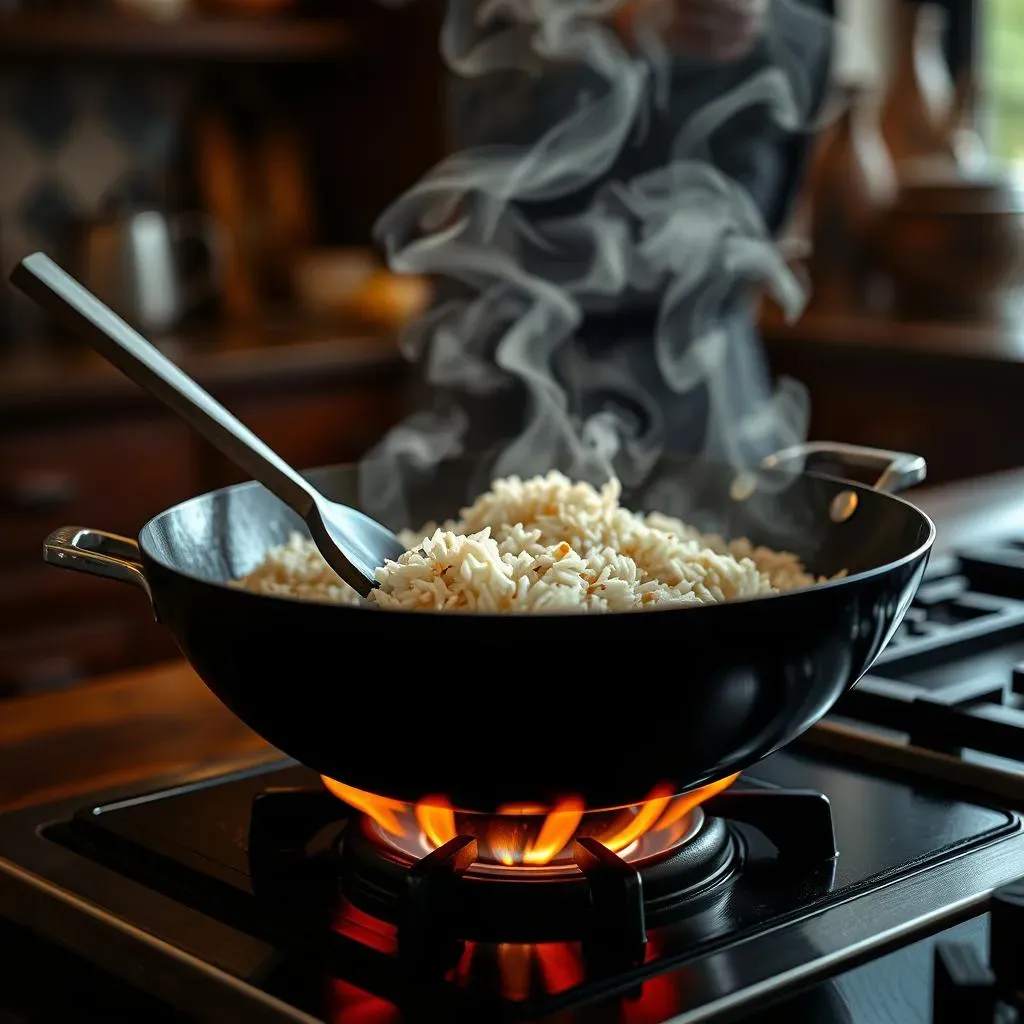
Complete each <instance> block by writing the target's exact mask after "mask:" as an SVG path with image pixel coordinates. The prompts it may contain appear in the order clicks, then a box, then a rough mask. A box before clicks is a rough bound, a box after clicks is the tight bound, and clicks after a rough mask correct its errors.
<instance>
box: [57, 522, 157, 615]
mask: <svg viewBox="0 0 1024 1024" xmlns="http://www.w3.org/2000/svg"><path fill="white" fill-rule="evenodd" d="M43 561H44V562H47V563H48V564H50V565H56V566H57V567H58V568H61V569H74V570H76V571H77V572H87V573H89V574H90V575H92V576H105V577H107V579H112V580H118V581H119V582H121V583H131V584H132V586H135V587H139V589H141V590H144V591H145V592H146V596H147V597H149V598H150V600H151V601H152V597H153V595H152V594H151V593H150V590H149V581H148V580H147V579H146V574H145V572H144V571H143V568H142V559H141V558H140V557H139V545H138V544H136V543H135V541H133V540H132V539H131V538H130V537H120V536H118V535H117V534H116V533H105V532H104V531H103V530H90V529H88V528H86V527H84V526H62V527H60V528H59V529H57V530H54V531H53V533H51V534H50V536H49V537H47V538H46V540H45V541H43Z"/></svg>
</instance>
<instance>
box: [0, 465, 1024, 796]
mask: <svg viewBox="0 0 1024 1024" xmlns="http://www.w3.org/2000/svg"><path fill="white" fill-rule="evenodd" d="M914 500H915V502H916V503H917V504H918V505H920V506H921V507H922V508H923V509H924V510H925V511H926V512H928V514H929V515H931V516H932V517H933V518H934V519H935V521H936V523H937V524H938V526H939V543H938V545H937V548H936V552H937V554H942V553H946V552H948V551H949V550H950V549H952V548H956V547H959V546H962V545H965V544H971V543H974V542H975V541H978V540H980V539H983V538H985V537H991V536H993V535H995V534H1004V535H1008V534H1012V533H1018V534H1020V535H1022V536H1024V470H1018V471H1014V472H1011V473H1004V474H999V475H997V476H992V477H987V478H982V479H979V480H974V481H966V482H964V483H961V484H956V485H952V486H947V487H941V488H935V489H932V490H929V489H927V488H922V489H921V490H920V491H919V492H917V493H916V494H915V495H914ZM275 756H279V755H278V754H276V752H275V751H274V750H273V748H271V747H270V746H268V745H267V744H266V743H264V741H263V740H261V739H260V738H259V737H258V736H256V735H255V734H254V733H252V732H251V731H250V730H249V729H248V728H246V727H245V726H244V725H242V723H241V722H239V721H238V719H237V718H235V716H234V715H233V714H232V713H231V712H230V711H228V710H227V708H225V707H224V706H223V705H222V704H221V703H220V702H219V701H218V700H217V699H216V698H215V697H214V696H213V695H212V694H211V693H210V692H209V691H208V690H207V689H206V687H205V686H204V685H203V684H202V683H201V682H200V680H199V679H198V677H197V676H196V675H195V673H193V672H192V670H191V669H190V668H189V667H188V666H187V665H185V664H184V663H173V664H169V665H164V666H160V667H156V668H149V669H144V670H139V671H135V672H129V673H125V674H123V675H118V676H115V677H112V678H108V679H102V680H98V681H96V682H93V683H88V684H85V685H83V686H80V687H78V688H75V689H72V690H67V691H64V692H60V693H52V694H42V695H39V696H34V697H24V698H19V699H14V700H10V701H6V702H3V703H0V808H6V809H9V808H13V807H22V806H26V805H29V804H32V803H45V802H47V801H50V800H56V799H58V798H62V797H65V796H72V795H77V794H83V793H87V792H90V791H95V790H99V789H103V788H114V787H118V786H122V785H127V784H134V783H136V782H139V783H142V782H144V781H147V780H154V781H155V780H158V779H159V778H160V777H162V776H171V775H181V774H185V775H188V776H190V777H196V778H198V777H202V776H205V775H212V774H215V773H217V772H219V771H223V770H225V769H227V768H229V767H237V766H239V765H241V764H254V763H257V762H259V761H265V760H269V759H272V758H274V757H275Z"/></svg>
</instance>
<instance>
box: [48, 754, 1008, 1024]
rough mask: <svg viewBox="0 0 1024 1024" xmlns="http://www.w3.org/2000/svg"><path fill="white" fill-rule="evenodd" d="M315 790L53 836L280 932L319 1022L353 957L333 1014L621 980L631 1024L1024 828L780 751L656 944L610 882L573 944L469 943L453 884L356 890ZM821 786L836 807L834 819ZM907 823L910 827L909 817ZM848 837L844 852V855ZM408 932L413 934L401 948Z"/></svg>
mask: <svg viewBox="0 0 1024 1024" xmlns="http://www.w3.org/2000/svg"><path fill="white" fill-rule="evenodd" d="M316 781H317V780H316V776H315V775H313V774H312V773H311V772H309V771H307V770H306V769H303V768H300V767H286V768H281V769H277V770H272V771H257V772H253V773H248V774H245V775H242V776H239V777H236V778H233V779H231V780H223V779H221V780H215V781H213V782H212V783H208V784H198V785H196V786H192V787H187V788H185V789H183V790H181V791H180V792H177V793H174V794H170V795H160V794H157V795H155V796H154V797H153V798H141V799H133V800H129V801H126V802H122V803H115V804H111V805H109V806H105V807H93V808H86V809H84V810H83V811H82V812H80V813H79V814H78V815H76V816H75V818H74V819H73V820H72V821H71V822H60V823H57V824H55V825H53V826H51V827H50V828H49V829H48V830H47V833H46V834H47V835H48V837H49V838H51V839H53V840H56V841H57V842H59V843H61V844H62V845H66V846H68V847H70V848H72V849H74V850H76V851H78V852H80V853H83V854H85V855H87V856H88V857H90V858H91V859H93V860H96V861H99V862H101V863H104V864H106V865H108V866H110V867H113V868H116V870H117V871H118V872H119V873H121V874H123V875H126V876H128V877H132V878H135V879H137V880H139V881H141V882H143V883H144V884H145V885H147V886H148V887H151V888H155V889H158V890H160V891H162V892H164V893H166V894H168V895H170V896H172V897H173V898H174V899H176V900H178V901H181V902H182V903H185V904H187V905H189V906H192V907H194V908H195V909H196V910H199V911H201V912H203V913H205V914H208V915H209V916H211V917H213V918H215V919H217V920H220V921H224V922H227V923H228V924H229V925H231V926H232V927H233V928H238V929H239V930H241V931H242V932H244V933H246V934H250V935H253V936H256V937H258V938H260V939H262V940H264V941H269V942H271V943H272V944H273V946H274V948H276V949H278V950H279V951H280V953H279V955H278V956H277V957H275V963H274V969H273V971H272V972H270V973H265V974H264V975H263V976H262V977H261V986H262V987H263V988H264V989H265V990H266V991H268V992H270V993H271V994H272V995H275V996H277V997H279V998H283V999H287V1000H288V1002H289V1003H291V1004H293V1005H298V1006H300V1007H301V1008H303V1009H305V1010H306V1011H307V1012H309V1013H316V1014H322V1013H323V999H324V998H325V996H324V973H325V972H330V971H332V970H333V969H337V967H338V966H339V965H344V973H343V976H342V978H337V979H335V980H333V981H331V982H330V984H329V985H328V991H327V999H328V1001H329V1003H330V1006H331V1012H330V1014H328V1017H329V1019H332V1020H336V1021H338V1022H344V1021H348V1020H355V1019H359V1018H360V1015H364V1014H366V1013H368V1012H369V1010H368V1008H367V1001H370V1002H371V1003H372V1001H373V1000H378V1001H383V1002H384V1003H388V1004H397V1005H406V1004H407V1003H408V1001H409V999H410V994H411V993H412V992H416V993H418V994H417V998H419V999H422V998H424V997H423V995H422V993H423V991H427V990H429V992H430V999H431V1004H432V1005H433V1006H434V1007H435V1011H436V1012H438V1013H444V1014H445V1015H451V1016H452V1017H453V1018H454V1016H456V1015H458V1016H459V1017H460V1018H462V1017H467V1016H468V1017H473V1016H475V1015H479V1014H487V1015H489V1016H490V1017H491V1018H494V1017H497V1016H499V1015H500V1016H502V1017H510V1018H514V1019H535V1018H539V1017H544V1018H547V1017H551V1016H552V1015H559V1014H561V1013H565V1012H571V1011H572V1009H573V1007H576V1006H579V1005H581V1004H585V1003H586V1002H587V1001H589V1000H592V999H593V998H595V997H597V996H602V995H606V994H608V993H609V992H612V991H614V992H617V993H620V994H621V993H626V994H629V993H630V991H631V990H635V993H634V995H633V998H632V1000H631V1001H630V1002H629V1005H630V1006H631V1007H632V1010H631V1013H632V1017H631V1018H630V1020H631V1021H643V1020H648V1019H650V1020H656V1019H659V1020H660V1019H661V1018H660V1017H659V1016H658V1014H659V1013H662V1012H664V1011H666V1010H667V1008H669V1007H671V1006H677V1007H678V1006H685V1005H688V1004H693V1005H698V1006H699V1005H703V1004H709V1003H714V1002H715V1001H716V1000H719V999H721V998H723V997H725V996H727V995H728V994H729V993H730V991H731V990H732V989H733V988H735V987H736V985H737V979H736V978H734V977H733V976H732V970H733V966H732V964H731V962H730V958H729V956H728V955H727V954H728V953H729V950H731V949H734V948H737V947H741V946H742V945H743V943H744V942H745V941H746V940H748V939H752V938H755V937H758V936H761V935H763V934H765V933H766V932H767V931H769V930H773V929H775V930H780V932H781V931H783V930H784V931H785V938H784V939H782V938H780V941H785V943H786V946H787V956H788V957H790V958H793V959H795V960H796V961H798V962H804V961H810V960H813V959H814V958H815V956H816V955H817V953H818V951H817V950H816V949H815V948H814V941H813V939H812V938H810V937H808V936H807V935H806V934H805V933H804V932H803V931H802V929H801V924H802V922H803V921H805V920H810V919H813V918H814V916H815V915H818V914H821V913H822V912H823V911H825V910H828V909H829V908H835V907H840V906H842V905H843V904H846V903H848V902H849V901H851V900H856V899H858V898H864V897H866V896H870V895H871V894H873V893H874V894H877V893H879V892H883V891H885V889H886V887H887V886H896V887H899V886H908V885H913V882H914V879H915V877H916V876H917V874H918V873H919V872H920V871H921V870H922V868H924V867H926V866H929V865H938V864H941V863H944V862H945V863H948V864H951V865H955V863H956V861H957V859H958V858H959V857H961V856H963V855H965V854H966V853H967V852H968V851H970V850H972V849H978V848H979V847H983V846H984V845H985V844H987V843H992V842H995V841H997V840H998V839H999V838H1000V837H1002V836H1007V835H1010V834H1012V833H1014V832H1015V831H1017V830H1018V829H1019V824H1018V823H1017V822H1016V820H1015V819H1013V818H1012V817H1010V816H1008V815H1006V814H1004V813H1002V812H999V811H995V810H988V809H985V808H982V807H976V806H971V805H969V804H959V803H954V802H950V801H948V800H945V799H942V798H941V797H937V796H936V797H927V796H923V795H922V794H921V793H920V792H917V791H915V790H914V789H911V788H910V787H907V786H905V785H902V784H900V783H897V782H892V781H889V780H886V779H880V778H872V777H870V776H866V775H863V774H860V773H854V772H849V771H847V770H844V769H842V768H840V767H837V766H831V765H827V764H824V763H821V762H819V761H817V760H811V759H808V758H805V757H800V756H797V755H793V754H779V755H775V756H774V757H772V758H771V759H769V761H767V762H765V763H764V764H762V765H760V766H758V769H757V771H756V773H754V776H753V777H751V778H744V779H741V780H740V782H739V783H737V786H736V787H734V789H732V790H729V791H726V792H725V793H722V794H721V795H720V796H718V797H716V798H713V799H712V801H710V802H709V804H708V805H707V806H706V808H705V810H706V812H707V814H708V818H709V820H711V819H713V818H715V817H718V816H721V818H722V819H725V820H727V821H728V829H729V831H730V833H731V834H732V835H733V836H734V837H735V840H736V843H737V845H738V846H739V848H740V849H741V850H742V863H741V864H739V865H737V867H736V869H735V870H734V871H733V872H731V874H730V875H729V877H723V878H721V879H720V880H718V881H716V882H715V883H714V884H710V885H709V886H708V887H707V888H706V890H704V891H701V892H700V893H698V894H697V895H696V896H695V897H693V898H692V899H688V900H687V901H686V903H685V906H683V907H682V908H679V909H678V910H677V912H676V913H675V914H669V915H668V919H667V920H665V921H664V923H659V924H655V925H653V926H649V927H647V928H646V930H644V924H643V908H641V909H640V924H639V927H640V929H641V931H642V932H644V931H645V934H646V943H643V942H641V943H639V944H638V945H637V944H635V940H636V939H637V932H636V927H637V917H636V916H635V915H634V914H630V911H629V907H628V906H627V903H626V902H624V901H625V900H627V899H628V894H627V892H626V891H625V890H620V889H618V888H613V889H612V890H611V891H610V893H606V894H605V895H604V896H602V894H601V889H600V887H599V886H594V885H592V886H591V889H592V892H591V900H590V901H589V902H590V905H591V909H592V919H591V921H590V923H589V926H588V927H583V928H582V931H583V934H580V935H579V936H578V940H577V941H537V942H525V943H524V942H517V943H512V942H486V941H472V940H470V941H460V940H462V939H463V938H464V937H462V936H460V935H459V934H458V930H457V929H454V930H451V931H449V930H448V929H447V927H446V925H447V924H448V923H449V922H450V919H451V914H452V911H453V908H457V907H458V906H459V905H460V899H459V894H458V892H457V891H456V890H455V889H454V888H451V887H446V888H443V889H441V890H440V891H439V892H437V893H434V894H432V895H433V896H436V897H438V898H437V900H436V902H434V903H431V902H430V901H429V898H428V900H427V901H426V902H424V900H423V897H424V893H423V892H422V891H420V892H417V891H416V889H415V888H414V887H411V886H410V888H409V889H408V891H407V893H406V896H407V898H408V903H409V904H410V905H411V906H412V907H413V908H414V909H416V910H417V912H418V914H419V915H420V916H418V917H416V918H409V917H407V916H403V915H402V914H401V913H399V914H398V916H397V926H396V923H395V922H394V921H387V920H381V919H380V918H378V917H374V916H372V915H370V914H368V913H366V912H365V911H364V910H361V909H359V907H357V906H353V904H352V901H351V900H349V899H347V898H345V897H346V890H345V874H344V870H343V869H342V868H341V866H340V865H341V863H342V860H343V858H339V854H338V852H337V851H338V843H339V837H340V845H341V848H342V849H344V844H345V841H346V839H345V832H346V830H347V829H351V828H352V827H353V820H354V819H353V818H352V817H351V816H349V817H346V812H345V809H344V805H342V804H340V803H339V802H338V801H336V800H334V798H333V797H329V795H328V794H325V793H324V791H323V790H322V789H319V790H318V789H316V788H315V784H316ZM821 793H827V794H828V795H829V797H830V798H831V807H832V813H831V814H830V813H829V802H828V801H827V800H825V799H824V797H822V796H821ZM268 798H270V805H273V803H275V802H276V803H277V804H278V809H277V810H276V811H273V812H270V813H273V814H274V815H275V816H276V817H277V820H278V821H279V822H281V821H284V822H286V823H287V824H286V825H278V826H277V827H276V828H273V829H270V830H269V834H270V835H272V836H274V837H275V842H274V847H273V849H271V850H266V849H263V848H262V847H261V846H260V844H259V842H254V841H253V840H252V837H251V833H250V829H251V826H252V823H253V815H252V808H253V807H254V806H255V807H256V808H259V807H260V806H261V804H262V805H263V806H264V808H266V806H267V805H268V804H267V801H268ZM289 800H294V801H295V802H289ZM772 805H774V807H775V808H776V810H777V815H776V817H774V818H773V815H772V811H771V808H772ZM757 808H760V810H758V809H757ZM787 808H788V810H787ZM766 811H767V813H766ZM267 813H268V812H267V811H266V810H265V809H264V811H263V812H262V815H264V816H265V815H266V814H267ZM289 816H290V817H291V821H290V822H288V818H289ZM741 819H742V820H741ZM909 820H912V821H913V822H914V827H913V828H912V829H907V828H906V827H905V824H906V822H907V821H909ZM256 823H257V826H258V828H257V834H259V832H261V831H264V830H266V822H265V821H261V815H260V814H257V816H256ZM303 826H304V827H305V828H306V831H307V832H308V833H309V834H308V835H303V832H302V828H303ZM833 827H834V839H833ZM768 837H773V838H774V840H775V841H774V842H772V841H770V840H769V838H768ZM836 845H837V846H838V848H839V850H840V851H841V852H840V856H838V857H834V856H832V855H833V853H834V846H836ZM299 851H301V852H299ZM437 852H438V853H440V852H442V851H437ZM275 862H276V863H275ZM443 866H444V865H443V864H442V867H443ZM339 879H340V880H341V881H340V885H339ZM419 881H422V879H419ZM526 884H531V883H526ZM602 902H604V903H605V904H606V905H607V913H606V909H605V907H603V906H602ZM424 908H426V913H427V917H426V918H424V917H423V916H422V914H423V912H424ZM557 909H558V908H557V907H553V908H552V913H555V912H556V911H557ZM865 913H868V908H865ZM609 921H610V922H611V925H612V926H611V927H609V926H608V922H609ZM403 924H404V926H405V928H406V929H407V931H408V932H409V933H411V936H412V941H409V940H407V941H406V943H405V947H406V948H405V949H403V944H402V938H403V933H402V927H403ZM497 931H498V932H499V934H500V925H499V926H498V928H497ZM588 937H589V938H590V939H591V941H589V942H588ZM594 940H596V941H594ZM620 940H625V941H620ZM804 943H806V944H807V948H806V950H804V951H803V952H801V949H800V947H801V944H804ZM409 950H412V953H411V954H410V953H409ZM716 953H718V954H723V956H722V959H721V963H720V964H719V965H718V966H717V967H716V968H715V969H709V970H707V971H705V972H701V973H699V974H698V973H694V974H693V975H690V974H688V973H687V972H686V971H682V972H680V971H675V972H672V971H666V968H667V967H670V966H673V965H675V964H685V963H687V962H690V961H697V960H700V959H701V958H711V957H713V956H714V954H716ZM214 955H215V956H216V954H214ZM225 966H226V965H225ZM659 1008H660V1009H659ZM378 1010H379V1007H378ZM557 1019H560V1018H557ZM569 1019H573V1020H575V1019H577V1018H576V1017H574V1016H572V1017H567V1018H566V1020H569Z"/></svg>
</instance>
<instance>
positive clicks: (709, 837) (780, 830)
mask: <svg viewBox="0 0 1024 1024" xmlns="http://www.w3.org/2000/svg"><path fill="white" fill-rule="evenodd" d="M731 782H732V779H729V780H725V781H723V782H722V783H720V784H717V785H716V786H714V787H708V790H713V791H714V792H713V795H710V796H707V798H706V799H704V796H705V792H706V791H701V792H700V793H693V794H689V795H687V796H684V797H673V798H667V799H665V798H660V797H659V798H656V799H658V800H659V802H658V803H656V804H653V802H647V803H644V804H638V805H636V806H634V807H630V808H622V809H619V810H617V811H614V812H613V811H600V812H590V813H586V814H584V813H576V812H574V814H573V818H572V820H571V821H570V820H560V821H558V820H556V821H555V822H554V823H553V822H552V819H553V818H555V817H556V815H558V814H566V815H567V812H566V811H565V809H564V808H560V809H559V810H555V811H543V812H542V811H540V810H536V811H535V810H533V809H524V808H516V809H514V810H513V809H509V808H506V809H504V811H503V813H502V814H499V815H473V814H466V813H463V812H453V811H451V810H450V809H445V810H444V816H443V818H442V817H440V816H439V817H437V818H431V817H430V815H429V814H424V812H423V808H417V809H416V810H415V811H414V810H412V809H410V808H407V807H406V805H402V804H399V803H398V802H397V801H384V800H382V798H379V797H369V796H368V794H364V793H360V792H359V791H355V790H350V791H348V793H347V796H348V797H349V799H348V800H347V801H346V803H341V802H340V801H339V800H338V799H337V798H336V795H337V794H338V790H339V788H340V787H338V785H337V784H334V785H331V786H330V790H331V791H330V792H327V791H324V790H321V791H312V790H274V791H266V792H263V793H261V794H259V795H257V797H256V799H255V801H254V803H253V813H252V818H251V830H250V836H249V857H250V863H251V865H252V873H253V878H254V881H256V882H257V884H258V886H262V887H263V889H264V891H266V887H267V883H268V880H269V881H270V884H271V885H279V884H280V882H281V880H282V878H284V879H285V880H286V881H287V880H289V879H290V880H293V881H294V880H296V879H297V880H298V881H299V884H302V885H309V884H310V883H311V882H312V881H314V880H315V879H316V878H320V879H321V881H322V882H323V883H324V884H327V885H330V886H332V887H334V888H335V890H336V891H340V895H341V896H342V897H343V899H344V900H345V901H346V903H347V904H348V905H350V906H352V907H354V908H355V909H356V910H357V911H358V912H361V913H363V914H367V915H369V916H370V917H372V918H374V919H375V920H378V921H380V922H385V923H388V924H390V925H393V926H397V941H398V947H399V950H400V951H401V952H405V953H409V954H410V955H411V958H412V959H414V960H420V961H422V960H424V959H426V960H430V961H436V960H437V958H438V951H446V953H445V956H446V958H447V959H449V960H450V956H452V955H454V951H456V950H457V948H458V945H459V943H461V942H465V941H497V942H501V943H508V942H512V943H516V942H518V943H523V942H526V943H532V942H547V941H558V940H579V941H582V942H583V943H584V944H585V945H589V946H591V947H592V948H593V947H595V946H596V947H600V948H602V949H604V950H605V951H607V952H609V953H610V954H612V955H614V956H615V957H617V958H618V959H620V960H621V959H627V960H636V959H638V958H640V957H641V956H642V950H643V946H644V943H645V941H646V934H647V927H648V926H655V925H660V924H662V923H667V922H670V921H673V920H676V919H679V918H682V917H685V916H687V915H691V914H697V913H701V912H704V911H706V910H707V909H708V908H709V906H712V905H714V904H715V901H716V900H718V899H720V898H725V897H726V896H727V894H728V892H729V889H730V884H729V883H730V881H731V880H732V879H734V878H735V877H737V876H738V875H739V874H740V873H741V872H742V868H743V860H744V850H745V841H744V838H743V835H742V833H741V831H740V830H738V829H737V828H736V827H735V826H736V825H737V824H741V823H742V824H744V825H748V826H752V827H753V828H755V829H756V830H757V831H759V832H761V833H762V834H763V835H764V836H765V837H766V838H767V839H768V840H769V841H770V842H771V843H772V844H773V845H774V846H775V847H776V850H777V852H778V859H779V862H780V868H781V869H782V870H786V868H787V866H795V867H796V868H798V869H799V868H805V867H807V866H808V865H816V864H819V863H821V862H822V861H827V860H829V859H830V858H832V857H834V856H835V853H836V849H835V839H834V834H833V829H832V819H831V810H830V806H829V803H828V800H827V799H826V798H825V797H824V796H823V795H822V794H820V793H816V792H814V791H795V790H770V789H757V790H747V789H742V790H740V789H730V788H727V787H728V785H729V784H730V783H731ZM332 794H334V795H332ZM353 804H358V805H359V809H358V810H356V811H353V808H352V805H353ZM652 804H653V807H652ZM431 806H432V807H434V808H435V809H436V808H438V807H442V808H443V806H444V805H443V804H441V803H440V802H435V803H434V804H432V805H431ZM417 812H418V813H417ZM342 818H343V819H344V824H343V826H342V827H341V828H340V829H337V828H336V829H335V832H334V833H333V838H332V839H331V840H330V841H328V843H327V845H326V848H325V849H324V850H322V851H321V852H320V854H319V855H317V856H311V854H310V841H311V840H312V838H313V837H314V836H315V835H316V834H317V833H323V832H324V831H325V828H326V826H328V825H331V824H334V825H335V826H337V825H338V823H339V819H342ZM441 822H443V824H442V823H441ZM417 823H418V825H419V827H416V826H417ZM556 825H557V828H556ZM570 826H571V827H570ZM552 837H554V838H552ZM613 847H617V849H614V848H613ZM530 851H534V852H533V854H532V856H531V855H530ZM541 851H543V856H542V852H541ZM538 861H542V862H541V863H537V862H538ZM318 865H319V867H320V868H322V869H323V870H318Z"/></svg>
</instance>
